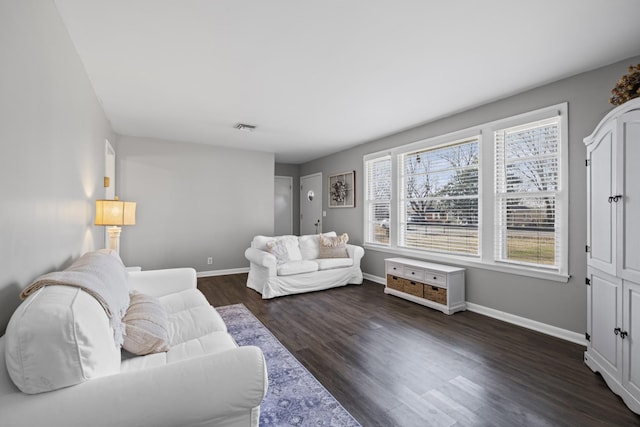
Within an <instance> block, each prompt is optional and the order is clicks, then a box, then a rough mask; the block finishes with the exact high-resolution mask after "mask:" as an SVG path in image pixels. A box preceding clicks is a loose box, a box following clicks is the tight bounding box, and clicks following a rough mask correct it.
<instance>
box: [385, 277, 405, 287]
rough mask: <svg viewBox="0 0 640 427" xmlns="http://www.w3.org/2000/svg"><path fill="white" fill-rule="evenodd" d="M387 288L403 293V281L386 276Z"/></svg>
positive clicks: (399, 278)
mask: <svg viewBox="0 0 640 427" xmlns="http://www.w3.org/2000/svg"><path fill="white" fill-rule="evenodd" d="M387 287H389V288H391V289H395V290H396V291H404V279H403V278H401V277H398V276H392V275H391V274H387Z"/></svg>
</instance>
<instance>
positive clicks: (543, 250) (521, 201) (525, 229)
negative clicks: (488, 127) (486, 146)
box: [494, 116, 562, 268]
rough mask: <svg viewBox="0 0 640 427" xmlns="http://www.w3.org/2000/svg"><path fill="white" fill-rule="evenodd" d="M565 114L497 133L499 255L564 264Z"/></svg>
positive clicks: (509, 259)
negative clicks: (562, 128) (560, 195)
mask: <svg viewBox="0 0 640 427" xmlns="http://www.w3.org/2000/svg"><path fill="white" fill-rule="evenodd" d="M560 119H561V118H560V117H559V116H558V117H553V118H551V119H547V120H541V121H536V122H532V123H528V124H526V125H522V126H517V127H512V128H506V129H501V130H498V131H496V132H495V135H494V136H495V174H496V175H495V176H496V179H495V193H496V197H495V203H496V206H495V218H496V224H495V245H494V249H495V259H496V260H497V261H503V262H512V263H519V264H527V265H532V266H536V267H555V268H559V266H560V264H561V263H560V254H561V253H562V251H561V249H562V248H561V244H562V242H561V239H560V236H561V234H560V221H559V219H560V215H559V206H558V191H559V189H560V147H561V145H560V139H561V138H560V135H561V132H560Z"/></svg>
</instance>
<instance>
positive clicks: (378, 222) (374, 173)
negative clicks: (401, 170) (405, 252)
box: [365, 156, 392, 245]
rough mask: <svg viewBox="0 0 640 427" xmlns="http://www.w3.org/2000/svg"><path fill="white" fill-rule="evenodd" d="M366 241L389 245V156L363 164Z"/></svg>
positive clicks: (390, 188)
mask: <svg viewBox="0 0 640 427" xmlns="http://www.w3.org/2000/svg"><path fill="white" fill-rule="evenodd" d="M365 179H366V198H365V212H366V228H367V230H366V237H365V238H366V241H367V242H370V243H378V244H386V245H388V244H389V227H390V219H391V217H390V213H391V195H392V179H391V156H382V157H378V158H376V159H372V160H368V161H366V162H365Z"/></svg>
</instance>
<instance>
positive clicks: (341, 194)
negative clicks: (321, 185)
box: [328, 171, 356, 208]
mask: <svg viewBox="0 0 640 427" xmlns="http://www.w3.org/2000/svg"><path fill="white" fill-rule="evenodd" d="M328 188H329V207H330V208H353V207H355V205H356V171H350V172H342V173H338V174H335V175H329V187H328Z"/></svg>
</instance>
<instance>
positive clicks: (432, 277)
mask: <svg viewBox="0 0 640 427" xmlns="http://www.w3.org/2000/svg"><path fill="white" fill-rule="evenodd" d="M423 280H424V282H425V283H430V284H432V285H436V286H438V287H441V288H446V287H447V276H446V275H445V274H442V273H436V272H433V271H429V270H425V272H424V279H423Z"/></svg>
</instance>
